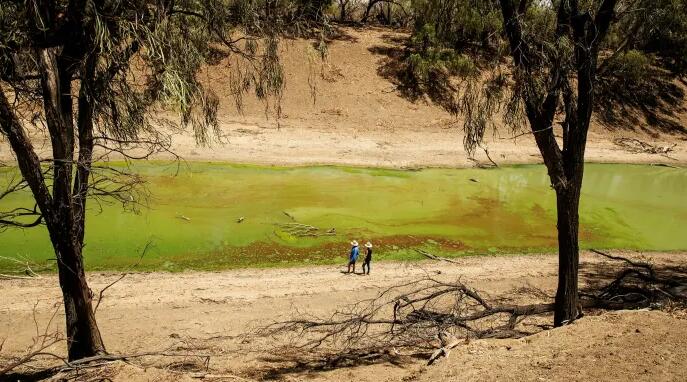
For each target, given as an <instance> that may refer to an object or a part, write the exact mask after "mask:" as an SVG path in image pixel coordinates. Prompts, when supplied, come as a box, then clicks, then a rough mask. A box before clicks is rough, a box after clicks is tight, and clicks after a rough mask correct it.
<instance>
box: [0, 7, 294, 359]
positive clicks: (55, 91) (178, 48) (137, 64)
mask: <svg viewBox="0 0 687 382" xmlns="http://www.w3.org/2000/svg"><path fill="white" fill-rule="evenodd" d="M252 4H253V3H252V2H250V1H245V2H243V1H235V2H231V3H229V2H225V1H223V0H203V1H200V0H197V1H196V0H176V1H174V0H106V1H88V0H3V1H2V2H1V3H0V133H1V134H0V139H4V140H6V142H7V143H9V146H10V147H11V149H12V152H13V154H14V156H15V158H16V162H17V165H18V168H19V170H20V173H21V179H19V181H18V182H16V183H13V184H12V185H10V187H9V189H8V191H10V192H12V191H17V190H22V189H30V191H31V193H32V194H33V198H34V199H35V206H34V207H26V208H17V209H15V210H12V211H5V212H4V213H3V214H1V215H0V227H23V228H27V227H32V226H36V225H39V224H44V225H45V226H46V228H47V231H48V233H49V236H50V240H51V242H52V245H53V248H54V253H55V257H56V259H57V269H58V272H59V283H60V287H61V289H62V294H63V297H64V309H65V315H66V336H67V346H68V354H69V359H71V360H75V359H79V358H84V357H89V356H93V355H97V354H102V353H104V352H105V345H104V343H103V340H102V337H101V335H100V331H99V329H98V325H97V323H96V318H95V315H94V311H93V306H92V292H91V290H90V289H89V287H88V284H87V281H86V278H85V272H84V262H83V250H84V234H85V229H86V227H87V226H86V209H87V202H88V200H89V198H92V197H106V198H114V199H115V200H117V201H120V202H122V203H135V202H136V199H135V197H134V196H135V195H134V194H133V193H134V192H135V189H136V187H135V186H136V184H137V183H138V182H139V180H138V179H137V178H136V177H135V176H134V175H131V174H127V173H124V172H122V171H120V170H117V169H113V168H107V167H105V166H103V165H100V164H98V163H100V162H101V161H103V160H105V159H107V158H108V157H109V156H110V155H118V156H119V157H122V156H123V157H125V158H130V159H131V158H134V159H135V158H143V157H147V156H149V155H151V154H153V153H156V152H159V151H165V150H169V148H170V144H171V134H172V133H173V132H175V131H177V130H176V129H189V130H192V131H193V133H194V135H195V137H196V140H197V142H198V143H200V144H203V143H207V142H209V141H211V140H212V139H213V137H214V136H215V134H214V131H216V129H217V128H218V124H217V108H218V98H217V97H216V96H215V95H214V94H213V93H212V91H211V90H210V89H208V88H206V87H204V86H203V85H202V84H201V83H200V82H199V81H198V79H197V73H198V71H199V70H200V69H201V67H202V66H203V65H204V64H206V58H208V57H216V55H217V54H223V55H229V54H234V55H236V56H237V57H240V58H241V60H242V61H241V62H243V63H244V65H238V66H235V67H236V69H234V70H236V72H235V73H234V74H235V76H234V78H235V81H233V83H234V84H235V86H232V91H233V92H234V94H235V95H236V96H237V99H240V95H241V93H243V92H247V91H249V90H251V89H253V90H255V92H256V94H257V95H258V96H259V97H269V96H274V95H279V94H280V92H281V89H282V86H283V74H282V71H281V66H280V64H279V62H278V58H277V39H276V36H275V34H274V28H275V25H274V24H272V23H270V22H269V20H266V19H265V17H264V16H265V15H264V14H261V13H260V12H261V11H256V10H255V9H254V8H253V6H252ZM259 38H264V40H263V41H261V42H260V41H258V39H259ZM170 110H175V111H176V112H177V113H178V116H179V123H178V124H177V123H175V124H174V126H172V125H170V123H169V122H170V121H168V120H162V119H161V118H158V117H156V116H159V115H163V114H165V113H163V112H166V111H170ZM153 111H162V112H160V113H157V112H155V113H153ZM41 131H43V132H44V133H45V134H46V135H47V136H48V137H49V145H50V149H51V150H50V152H49V153H46V154H42V153H41V152H40V151H39V150H36V148H35V147H34V142H32V139H31V135H32V134H33V133H35V132H41ZM0 195H2V196H4V195H5V194H4V193H3V194H0ZM2 196H0V197H2ZM125 239H126V238H122V240H125Z"/></svg>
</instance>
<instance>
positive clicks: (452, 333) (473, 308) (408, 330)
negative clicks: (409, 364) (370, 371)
mask: <svg viewBox="0 0 687 382" xmlns="http://www.w3.org/2000/svg"><path fill="white" fill-rule="evenodd" d="M552 311H553V304H550V303H542V304H531V305H515V304H508V303H505V302H504V301H501V300H499V299H490V298H488V297H486V296H484V295H483V294H482V293H480V292H478V291H477V290H475V289H473V288H471V287H470V286H468V285H466V284H464V283H463V282H461V281H460V280H458V281H455V282H445V281H441V280H437V279H434V278H432V277H429V276H428V277H425V278H422V279H419V280H415V281H412V282H409V283H405V284H402V285H397V286H394V287H391V288H389V289H386V290H384V291H383V292H382V293H380V294H379V295H378V296H377V297H376V298H374V299H371V300H365V301H362V302H359V303H357V304H354V305H351V306H349V307H347V308H345V309H342V310H339V311H336V312H335V313H334V314H332V315H331V316H329V317H326V318H318V317H313V316H307V315H304V316H303V317H300V318H296V319H293V320H287V321H283V322H278V323H275V324H272V325H269V326H267V327H264V328H261V329H259V330H258V331H257V332H256V335H257V336H260V337H280V338H279V339H276V338H275V343H286V344H287V345H286V346H283V347H280V348H276V349H274V352H273V353H274V354H275V355H278V356H281V357H282V358H281V360H285V359H284V356H288V355H296V354H297V355H298V357H300V358H303V357H310V358H311V360H310V361H311V362H319V363H320V364H321V365H320V366H322V367H327V365H329V366H331V367H335V366H339V365H341V364H347V363H351V362H356V361H360V362H372V361H373V360H376V359H389V358H390V357H391V358H394V357H402V356H409V355H417V353H418V352H420V353H421V354H424V356H425V357H430V355H431V354H432V353H437V352H440V353H441V354H438V353H437V354H434V355H433V356H431V357H430V359H431V362H433V361H434V359H436V358H438V357H440V356H441V355H446V354H448V351H449V350H450V348H452V347H455V346H457V344H459V343H461V342H462V341H463V340H465V339H468V340H469V339H472V338H512V337H522V336H526V335H529V334H532V333H534V332H536V331H539V330H541V329H539V328H537V329H533V330H527V329H525V328H524V327H523V326H522V325H519V324H520V323H521V322H522V320H523V319H525V318H527V317H532V316H537V315H541V314H546V313H549V312H552ZM284 337H286V338H284ZM294 349H298V351H294Z"/></svg>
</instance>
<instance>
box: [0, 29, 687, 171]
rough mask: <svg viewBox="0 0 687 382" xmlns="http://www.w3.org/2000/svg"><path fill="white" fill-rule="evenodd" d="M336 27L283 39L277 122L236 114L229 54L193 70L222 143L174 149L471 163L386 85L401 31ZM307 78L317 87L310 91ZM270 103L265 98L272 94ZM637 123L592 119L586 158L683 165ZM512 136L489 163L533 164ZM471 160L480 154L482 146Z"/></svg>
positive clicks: (2, 150)
mask: <svg viewBox="0 0 687 382" xmlns="http://www.w3.org/2000/svg"><path fill="white" fill-rule="evenodd" d="M342 31H343V35H342V37H341V38H339V39H337V40H335V41H333V42H332V43H331V44H330V46H329V51H328V59H327V60H326V61H325V62H324V63H322V62H321V61H319V60H318V59H315V60H310V58H312V56H313V54H314V53H313V49H312V46H311V45H312V42H310V41H304V40H284V41H283V42H282V48H283V52H282V61H283V64H284V70H285V75H286V90H285V92H284V95H283V97H282V100H281V104H282V109H283V114H282V117H281V118H280V119H279V121H278V123H277V120H276V119H275V118H274V115H272V114H271V113H267V114H266V113H265V105H264V104H263V103H261V102H258V101H256V100H255V99H254V97H252V96H247V97H244V107H243V114H240V113H238V111H237V109H236V107H235V102H234V99H233V97H232V95H231V90H230V78H229V72H230V70H229V69H228V68H227V65H228V63H229V61H228V60H224V61H222V62H220V63H219V64H218V65H215V66H211V67H209V68H208V69H207V70H205V71H203V73H201V74H200V76H199V78H200V79H201V80H202V81H203V82H204V83H206V84H209V85H210V87H211V88H212V89H213V90H214V91H215V92H216V93H217V94H218V96H219V98H220V100H221V102H220V110H219V119H220V130H221V133H222V136H223V141H224V144H214V145H213V146H212V147H198V146H196V144H195V141H194V139H193V138H192V136H191V135H190V134H178V135H176V136H175V138H174V147H173V149H174V151H175V152H177V153H178V154H180V155H182V156H183V157H184V158H185V159H187V160H212V161H230V162H242V163H259V164H277V165H280V164H288V165H307V164H346V165H359V166H375V167H394V168H400V167H418V166H442V167H466V166H472V165H473V162H472V161H470V160H468V157H467V154H466V153H465V151H464V150H463V132H462V120H461V117H454V116H451V115H450V114H449V113H447V112H446V111H445V110H444V109H442V108H441V107H440V106H437V105H435V104H434V103H432V102H431V101H429V100H428V99H427V98H426V97H424V98H422V97H420V98H413V97H408V96H407V94H405V93H403V92H401V91H400V90H399V88H398V87H397V86H396V85H395V83H396V82H397V80H396V79H395V77H394V72H395V71H397V70H398V65H399V62H398V57H399V56H400V55H401V54H402V49H403V45H402V41H403V39H404V38H405V37H407V36H406V35H405V34H403V33H398V32H394V31H391V30H387V29H375V28H365V29H353V28H344V29H343V30H342ZM310 62H313V64H310ZM310 84H314V86H315V88H316V93H315V94H316V96H315V99H313V97H312V93H311V86H310ZM271 102H272V103H271V105H272V106H273V105H274V100H271ZM675 111H676V115H675V117H674V119H675V121H677V123H681V124H682V126H687V123H686V122H687V112H685V107H684V105H682V106H680V105H676V106H675ZM278 126H279V128H278ZM646 127H647V126H646V125H645V124H642V123H639V124H637V125H636V126H632V127H631V128H630V129H627V130H625V129H618V128H616V129H615V130H609V129H608V128H605V127H603V126H601V125H600V124H598V123H594V124H593V125H592V128H591V132H590V135H589V143H588V146H587V160H588V161H594V162H625V163H667V164H676V165H684V164H687V140H686V138H685V136H673V135H666V134H661V135H658V136H650V135H648V134H647V133H646V131H645V128H646ZM33 133H34V139H35V141H36V146H37V147H38V149H39V151H40V152H41V154H42V155H45V156H47V155H48V154H49V151H48V149H49V144H48V142H49V141H48V140H46V139H45V137H44V136H42V135H41V134H40V132H39V131H33ZM512 136H513V134H512V133H511V132H510V131H508V129H506V128H503V127H501V128H500V129H499V130H498V131H496V132H495V133H494V134H492V133H488V134H487V141H486V143H487V146H488V148H489V151H490V153H491V156H492V158H493V159H494V160H495V161H496V162H498V163H500V164H508V163H538V162H540V157H539V152H538V150H537V148H536V146H535V144H534V141H533V139H532V137H531V136H530V135H523V136H519V137H518V138H517V139H512ZM618 137H636V138H639V139H641V140H643V141H651V142H652V143H654V144H656V145H659V146H669V145H672V144H673V143H676V144H677V146H676V147H675V148H674V152H672V153H671V154H670V158H668V157H665V156H661V155H649V154H634V153H630V152H628V151H627V150H624V149H623V148H621V147H619V146H617V145H615V144H614V143H613V139H614V138H618ZM160 157H164V156H160ZM9 158H11V154H10V152H9V148H8V147H7V146H6V145H5V144H3V143H2V142H0V160H2V159H9ZM476 158H477V159H478V160H480V161H486V157H485V155H484V153H482V152H479V153H477V155H476Z"/></svg>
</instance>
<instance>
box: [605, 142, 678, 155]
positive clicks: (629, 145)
mask: <svg viewBox="0 0 687 382" xmlns="http://www.w3.org/2000/svg"><path fill="white" fill-rule="evenodd" d="M613 143H615V144H616V145H617V146H620V147H622V148H623V149H625V150H627V151H629V152H631V153H635V154H658V155H664V156H667V155H668V154H669V153H670V152H672V151H673V150H674V149H675V146H677V144H673V145H670V146H657V145H654V144H651V143H648V142H644V141H641V140H639V139H637V138H616V139H614V140H613Z"/></svg>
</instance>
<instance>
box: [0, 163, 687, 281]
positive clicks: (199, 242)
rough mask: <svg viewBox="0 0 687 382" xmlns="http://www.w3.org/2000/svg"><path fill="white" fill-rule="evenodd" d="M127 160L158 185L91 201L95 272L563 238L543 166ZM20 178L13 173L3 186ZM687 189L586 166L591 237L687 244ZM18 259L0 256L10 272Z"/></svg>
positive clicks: (312, 259) (31, 247)
mask: <svg viewBox="0 0 687 382" xmlns="http://www.w3.org/2000/svg"><path fill="white" fill-rule="evenodd" d="M117 166H118V168H120V169H124V168H125V166H124V165H123V164H119V165H117ZM129 170H130V171H133V172H135V173H137V174H139V175H140V176H141V177H142V178H143V179H144V180H145V181H146V189H147V193H146V195H147V197H145V198H141V195H140V194H132V195H131V202H132V203H127V204H128V205H124V206H123V205H122V204H121V203H94V202H91V203H90V204H89V206H90V207H89V212H88V218H87V223H86V224H87V225H86V246H85V249H84V257H85V261H86V266H87V268H88V269H89V270H121V269H129V268H131V267H134V269H138V270H170V271H178V270H184V269H210V270H211V269H225V268H238V267H263V266H269V267H272V266H292V265H305V264H323V263H334V262H340V261H343V259H344V257H345V254H346V252H347V251H348V242H349V241H350V240H353V239H355V240H358V241H359V242H367V241H370V242H372V244H373V245H374V249H375V259H376V260H384V259H394V260H412V259H417V258H420V257H421V256H422V255H420V254H418V253H417V252H416V249H421V250H425V251H428V252H431V253H434V254H437V255H442V256H468V255H482V254H510V253H530V252H546V251H551V250H552V249H554V248H555V246H556V227H555V216H556V214H555V195H554V192H553V190H552V189H551V187H550V186H549V181H548V177H547V174H546V170H545V168H544V167H543V166H540V165H522V166H512V167H501V168H496V169H423V170H415V171H411V170H388V169H368V168H354V167H333V166H319V167H267V166H252V165H231V164H225V163H200V162H190V163H184V164H182V165H178V164H175V163H172V164H170V163H164V162H146V163H138V164H136V165H135V166H134V167H133V168H130V169H129ZM12 174H16V169H2V172H0V184H4V183H6V180H7V179H8V178H9V177H10V176H11V175H12ZM685 190H687V170H686V169H682V168H668V167H656V166H645V165H625V164H623V165H619V164H588V165H587V166H586V171H585V178H584V187H583V193H582V201H581V207H580V222H581V227H580V239H581V247H583V248H605V249H611V248H614V249H619V248H622V249H634V250H646V251H684V250H687V234H686V233H687V229H685V227H686V226H687V203H686V202H687V196H686V195H685ZM134 198H136V199H134ZM139 198H140V199H139ZM138 203H141V204H143V205H144V206H143V207H141V208H137V209H136V210H137V211H131V210H132V209H131V208H130V207H132V206H133V205H135V204H138ZM18 206H24V207H32V206H33V203H32V201H31V196H30V194H29V193H28V192H24V193H21V194H17V195H14V196H12V197H11V198H6V199H3V200H2V201H0V210H6V209H8V208H13V207H18ZM0 240H1V241H2V247H1V248H2V249H1V250H0V251H1V252H2V253H1V254H2V256H5V257H11V258H17V259H22V260H25V261H28V262H31V263H32V264H34V265H35V267H36V268H38V269H51V268H52V267H54V260H52V259H53V258H54V255H53V253H52V249H51V246H50V243H49V240H48V236H47V232H46V230H45V228H43V227H38V228H34V229H26V230H15V229H10V230H7V231H5V232H2V233H0ZM14 267H16V264H12V263H11V262H8V261H6V260H5V261H0V269H3V270H11V269H12V268H14Z"/></svg>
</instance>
